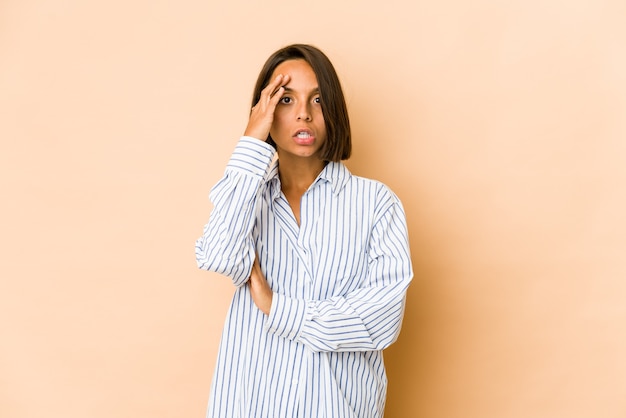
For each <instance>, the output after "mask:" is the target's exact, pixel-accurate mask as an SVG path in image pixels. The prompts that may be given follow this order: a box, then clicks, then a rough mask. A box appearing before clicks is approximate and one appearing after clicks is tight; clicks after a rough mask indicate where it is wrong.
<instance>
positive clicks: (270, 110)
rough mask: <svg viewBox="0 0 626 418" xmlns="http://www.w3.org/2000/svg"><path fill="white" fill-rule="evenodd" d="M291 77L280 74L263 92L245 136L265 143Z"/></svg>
mask: <svg viewBox="0 0 626 418" xmlns="http://www.w3.org/2000/svg"><path fill="white" fill-rule="evenodd" d="M289 79H290V77H289V75H282V74H279V75H277V76H276V78H274V80H273V81H272V82H271V83H269V84H268V85H267V87H265V88H264V89H263V90H262V91H261V97H260V98H259V101H258V102H257V104H256V105H254V107H253V108H252V111H251V112H250V120H249V121H248V126H247V127H246V131H245V132H244V135H245V136H251V137H253V138H257V139H260V140H261V141H265V139H267V136H268V135H269V134H270V129H271V127H272V123H273V122H274V111H275V110H276V105H277V104H278V101H279V100H280V98H281V97H282V96H283V93H284V92H285V89H284V88H283V86H284V85H285V84H287V83H288V82H289Z"/></svg>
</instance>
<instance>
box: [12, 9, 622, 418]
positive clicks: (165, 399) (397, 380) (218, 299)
mask: <svg viewBox="0 0 626 418" xmlns="http://www.w3.org/2000/svg"><path fill="white" fill-rule="evenodd" d="M625 16H626V3H624V2H623V1H620V0H615V1H608V0H607V1H597V0H572V1H556V0H549V1H545V0H530V1H529V0H509V1H506V2H500V1H497V0H490V1H489V0H477V1H471V2H470V1H461V0H443V1H440V2H433V1H422V0H417V1H398V0H390V1H385V2H367V1H366V2H362V1H356V0H349V1H342V2H337V1H335V0H318V1H316V2H314V3H311V2H299V1H294V2H277V1H264V2H252V1H250V2H244V1H231V2H217V1H211V0H209V1H196V0H186V1H173V0H171V1H153V0H150V1H148V0H133V1H122V0H110V1H106V2H105V1H95V2H93V1H79V0H54V1H53V0H29V1H22V0H19V1H18V0H3V1H2V2H0V141H1V142H0V196H1V199H2V201H1V202H2V203H1V206H0V210H1V215H2V216H0V280H1V281H0V338H1V343H0V416H2V417H7V418H9V417H10V418H22V417H44V416H45V417H63V418H74V417H76V418H79V417H80V418H83V417H90V418H104V417H133V418H134V417H153V418H157V417H202V416H204V413H205V408H206V402H207V398H208V393H209V387H210V383H211V377H212V373H213V368H214V365H215V358H216V354H217V348H218V343H219V336H220V332H221V328H222V324H223V320H224V316H225V314H226V309H227V306H228V304H229V302H230V296H231V295H232V291H233V289H232V286H231V285H230V282H229V281H228V279H225V278H223V277H219V276H217V275H213V274H209V273H206V272H201V271H199V270H197V269H196V265H195V259H194V248H193V247H194V242H195V239H196V238H197V237H198V236H199V235H200V233H201V231H202V226H203V225H204V223H205V222H206V221H207V219H208V216H209V211H210V207H211V206H210V202H209V201H208V192H209V189H210V187H211V186H212V185H213V184H214V183H215V182H216V181H217V180H218V179H219V178H220V176H221V175H222V173H223V170H224V166H225V163H226V161H227V159H228V156H229V155H230V152H231V150H232V148H233V146H234V144H235V143H236V141H237V139H238V137H239V136H240V135H241V133H242V132H243V130H244V128H245V124H246V121H247V113H248V110H249V107H250V103H249V100H250V96H251V93H252V88H253V84H254V81H255V79H256V76H257V74H258V71H259V70H260V67H261V65H262V64H263V62H264V60H265V59H266V58H267V56H268V55H269V54H270V53H272V52H273V51H274V50H276V49H278V48H280V47H282V46H284V45H286V44H288V43H293V42H306V43H312V44H314V45H317V46H318V47H320V48H321V49H322V50H324V51H325V52H326V53H327V54H328V55H329V57H330V58H331V60H332V61H333V62H334V63H335V65H336V68H337V70H338V72H339V74H340V77H341V80H342V82H343V85H344V89H345V93H346V96H347V100H348V104H349V108H350V112H351V118H352V123H353V132H354V156H353V158H352V159H350V160H349V161H348V163H347V164H348V166H349V168H350V169H351V170H352V171H353V172H354V173H355V174H358V175H362V176H366V177H371V178H375V179H378V180H381V181H383V182H385V183H386V184H388V185H389V186H390V187H391V188H392V189H393V190H394V191H395V192H396V193H397V194H398V195H399V196H400V198H401V199H402V201H403V203H404V206H405V209H406V211H407V216H408V222H409V228H410V231H409V232H410V239H411V250H412V256H413V262H414V267H415V274H416V276H415V280H414V282H413V284H412V285H411V287H410V290H409V296H408V304H407V310H406V316H405V320H404V326H403V331H402V334H401V336H400V339H399V340H398V342H397V343H396V344H395V345H394V346H392V347H391V348H390V349H388V350H387V351H386V354H385V356H386V363H387V368H388V374H389V380H390V384H389V393H388V402H387V413H386V417H391V418H396V417H424V418H426V417H427V418H439V417H441V418H444V417H445V418H457V417H458V418H503V417H507V418H514V417H520V418H522V417H524V418H526V417H534V418H544V417H545V418H554V417H567V418H579V417H594V418H595V417H603V418H610V417H616V418H617V417H624V416H626V401H625V400H624V399H625V398H624V395H626V355H625V354H626V334H625V333H626V281H625V278H626V265H625V259H626V257H625V253H626V217H625V216H624V213H626V26H625V25H624V24H623V23H624V17H625Z"/></svg>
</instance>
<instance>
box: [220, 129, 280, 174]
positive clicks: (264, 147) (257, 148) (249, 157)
mask: <svg viewBox="0 0 626 418" xmlns="http://www.w3.org/2000/svg"><path fill="white" fill-rule="evenodd" d="M275 154H276V150H275V149H274V147H272V146H271V145H270V144H268V143H266V142H264V141H261V140H259V139H256V138H252V137H249V136H242V137H241V138H240V139H239V142H238V143H237V146H236V147H235V150H234V151H233V153H232V155H231V157H230V160H229V161H228V165H227V166H226V167H227V168H229V169H237V170H240V171H245V172H248V173H250V174H252V175H255V176H258V177H264V176H265V174H266V173H267V171H268V170H269V166H270V164H271V162H272V160H273V159H274V155H275Z"/></svg>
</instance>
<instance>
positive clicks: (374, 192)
mask: <svg viewBox="0 0 626 418" xmlns="http://www.w3.org/2000/svg"><path fill="white" fill-rule="evenodd" d="M346 191H348V192H352V193H355V192H356V193H357V194H359V195H360V196H362V198H363V200H364V202H363V203H369V204H373V205H374V206H375V207H376V212H378V213H384V212H386V211H387V210H388V209H389V208H391V207H392V206H396V205H397V206H400V207H402V202H401V201H400V199H399V198H398V196H397V195H396V193H395V192H394V191H393V190H392V189H391V188H390V187H389V186H387V185H386V184H385V183H383V182H381V181H379V180H375V179H371V178H367V177H362V176H357V175H354V174H352V175H351V176H350V180H349V181H348V182H347V184H346Z"/></svg>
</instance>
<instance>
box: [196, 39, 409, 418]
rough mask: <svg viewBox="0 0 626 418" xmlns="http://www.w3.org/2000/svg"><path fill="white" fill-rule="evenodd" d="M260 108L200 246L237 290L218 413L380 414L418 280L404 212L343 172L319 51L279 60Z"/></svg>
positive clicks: (378, 189)
mask: <svg viewBox="0 0 626 418" xmlns="http://www.w3.org/2000/svg"><path fill="white" fill-rule="evenodd" d="M252 104H253V107H252V111H251V113H250V119H249V122H248V125H247V127H246V130H245V132H244V136H243V137H242V138H240V139H239V142H238V143H237V145H236V147H235V150H234V152H233V154H232V157H231V159H230V161H229V162H228V164H227V167H226V171H225V174H224V177H223V178H222V179H221V180H220V181H219V182H218V183H217V184H216V185H215V186H214V187H213V189H212V190H211V194H210V199H211V201H212V202H213V204H214V209H213V211H212V213H211V216H210V219H209V222H208V224H207V225H206V226H205V228H204V233H203V235H202V237H201V238H199V239H198V241H197V242H196V259H197V261H198V266H199V267H200V268H202V269H206V270H210V271H214V272H218V273H221V274H224V275H226V276H228V277H230V278H231V279H232V281H233V283H234V285H235V286H236V287H237V289H236V291H235V295H234V297H233V300H232V304H231V306H230V309H229V312H228V315H227V318H226V324H225V327H224V331H223V334H222V341H221V346H220V350H219V356H218V361H217V365H216V368H215V376H214V380H213V386H212V390H211V398H210V402H209V410H208V413H207V416H208V417H215V418H225V417H229V418H230V417H241V418H255V417H263V418H268V417H269V418H280V417H311V418H313V417H315V418H320V417H329V418H330V417H332V418H338V417H359V418H364V417H382V416H383V413H384V407H385V395H386V388H387V379H386V375H385V368H384V364H383V356H382V350H383V349H384V348H386V347H388V346H389V345H390V344H391V343H393V342H394V341H395V340H396V338H397V336H398V333H399V332H400V326H401V322H402V316H403V313H404V302H405V296H406V289H407V287H408V285H409V283H410V281H411V278H412V276H413V272H412V268H411V261H410V254H409V247H408V237H407V228H406V220H405V214H404V211H403V208H402V205H401V203H400V201H399V200H398V198H397V197H396V196H395V195H394V194H393V192H391V190H389V189H388V188H387V187H386V186H385V185H383V184H381V183H380V182H377V181H373V180H368V179H364V178H361V177H357V176H353V175H352V174H351V173H350V172H349V171H348V169H347V168H346V167H345V166H344V165H343V164H342V163H341V160H344V159H347V158H348V157H349V156H350V152H351V136H350V125H349V120H348V113H347V109H346V104H345V100H344V97H343V92H342V90H341V86H340V84H339V79H338V77H337V74H336V72H335V70H334V68H333V66H332V64H331V63H330V61H329V60H328V58H327V57H326V56H325V55H324V54H323V53H322V52H321V51H320V50H318V49H317V48H315V47H312V46H310V45H300V44H298V45H291V46H288V47H285V48H282V49H280V50H279V51H277V52H275V53H274V54H273V55H272V56H271V57H270V58H269V59H268V60H267V62H266V63H265V65H264V67H263V69H262V71H261V73H260V74H259V77H258V80H257V83H256V87H255V91H254V95H253V102H252ZM276 154H277V157H278V158H275V156H276Z"/></svg>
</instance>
